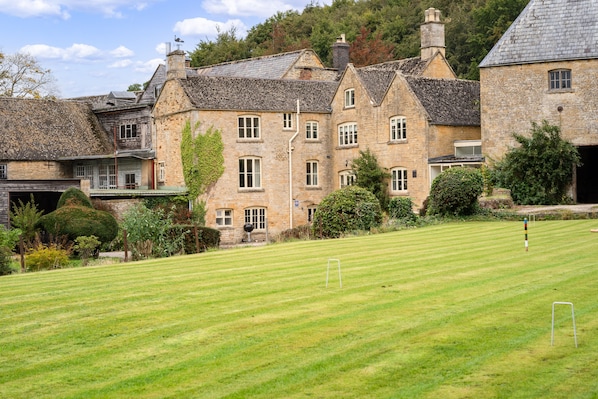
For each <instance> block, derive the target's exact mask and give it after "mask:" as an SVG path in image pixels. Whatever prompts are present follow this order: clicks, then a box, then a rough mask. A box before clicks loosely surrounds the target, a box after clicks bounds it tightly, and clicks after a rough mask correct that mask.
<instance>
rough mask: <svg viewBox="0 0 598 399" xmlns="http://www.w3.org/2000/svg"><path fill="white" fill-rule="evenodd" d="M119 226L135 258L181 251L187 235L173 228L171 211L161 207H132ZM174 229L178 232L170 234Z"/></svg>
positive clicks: (175, 226) (174, 226)
mask: <svg viewBox="0 0 598 399" xmlns="http://www.w3.org/2000/svg"><path fill="white" fill-rule="evenodd" d="M121 226H122V229H123V230H125V231H126V232H127V241H128V243H129V244H130V245H131V252H132V254H133V258H134V259H143V258H149V257H158V258H161V257H167V256H171V255H173V254H175V253H178V252H181V251H182V250H183V242H184V237H185V234H187V233H188V231H187V230H184V229H183V228H182V227H181V226H180V225H178V227H177V225H175V223H174V221H173V215H172V212H166V211H165V210H164V209H163V208H156V209H148V208H147V207H146V206H145V205H144V204H138V205H136V206H134V207H131V208H130V209H129V210H128V211H127V212H126V213H125V214H124V215H123V221H122V224H121ZM177 228H178V229H180V230H178V231H177V233H176V234H172V231H173V230H174V229H177Z"/></svg>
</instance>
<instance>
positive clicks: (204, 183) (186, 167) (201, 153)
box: [181, 121, 224, 201]
mask: <svg viewBox="0 0 598 399" xmlns="http://www.w3.org/2000/svg"><path fill="white" fill-rule="evenodd" d="M198 129H199V123H198V124H196V125H195V128H194V131H195V132H197V131H198ZM193 136H194V134H193V132H192V129H191V122H190V121H187V123H185V127H184V128H183V131H182V139H181V158H182V159H181V160H182V163H183V176H184V178H185V185H186V186H187V190H189V199H191V200H193V201H195V200H196V199H197V197H198V196H199V195H200V194H202V193H204V192H205V191H206V190H207V189H208V187H209V186H210V185H212V184H214V183H216V182H217V181H218V179H219V178H220V176H222V174H223V173H224V143H223V142H222V135H221V133H220V131H219V130H217V129H213V128H212V127H210V128H209V129H208V130H207V131H206V132H205V133H201V134H197V135H196V137H195V138H194V137H193Z"/></svg>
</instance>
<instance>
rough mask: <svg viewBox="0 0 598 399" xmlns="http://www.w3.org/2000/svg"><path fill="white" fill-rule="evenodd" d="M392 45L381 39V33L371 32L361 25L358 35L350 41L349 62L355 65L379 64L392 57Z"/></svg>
mask: <svg viewBox="0 0 598 399" xmlns="http://www.w3.org/2000/svg"><path fill="white" fill-rule="evenodd" d="M393 50H394V46H392V45H390V44H387V43H385V42H384V41H383V40H382V33H380V32H378V33H377V34H372V32H370V30H369V29H367V28H366V27H365V26H362V27H361V29H360V31H359V35H357V37H356V38H355V40H354V41H353V43H351V48H350V51H349V53H350V54H351V62H353V64H354V65H355V66H356V67H361V66H366V65H373V64H380V63H382V62H386V61H390V60H392V59H393V58H394V55H393Z"/></svg>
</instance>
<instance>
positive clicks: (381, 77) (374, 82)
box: [356, 68, 397, 105]
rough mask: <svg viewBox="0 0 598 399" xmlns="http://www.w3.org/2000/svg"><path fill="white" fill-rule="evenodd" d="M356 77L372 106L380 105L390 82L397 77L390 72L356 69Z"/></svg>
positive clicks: (394, 73)
mask: <svg viewBox="0 0 598 399" xmlns="http://www.w3.org/2000/svg"><path fill="white" fill-rule="evenodd" d="M356 73H357V76H358V78H359V80H360V81H361V83H362V84H363V87H364V88H365V90H366V91H367V92H368V94H369V96H370V98H371V99H372V100H373V101H374V105H380V104H381V103H382V100H384V96H385V95H386V92H387V90H388V88H389V87H390V84H391V83H392V80H393V79H394V77H395V76H396V75H397V73H396V72H395V71H392V70H376V69H363V68H362V69H356Z"/></svg>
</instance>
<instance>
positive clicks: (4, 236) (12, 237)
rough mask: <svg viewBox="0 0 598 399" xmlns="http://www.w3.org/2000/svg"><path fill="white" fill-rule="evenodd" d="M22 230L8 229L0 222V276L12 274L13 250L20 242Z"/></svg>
mask: <svg viewBox="0 0 598 399" xmlns="http://www.w3.org/2000/svg"><path fill="white" fill-rule="evenodd" d="M20 235H21V230H19V229H12V230H7V229H6V227H4V225H3V224H0V276H4V275H6V274H11V273H12V269H11V268H10V263H11V256H12V251H13V249H14V248H15V246H16V245H17V243H18V242H19V236H20Z"/></svg>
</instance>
